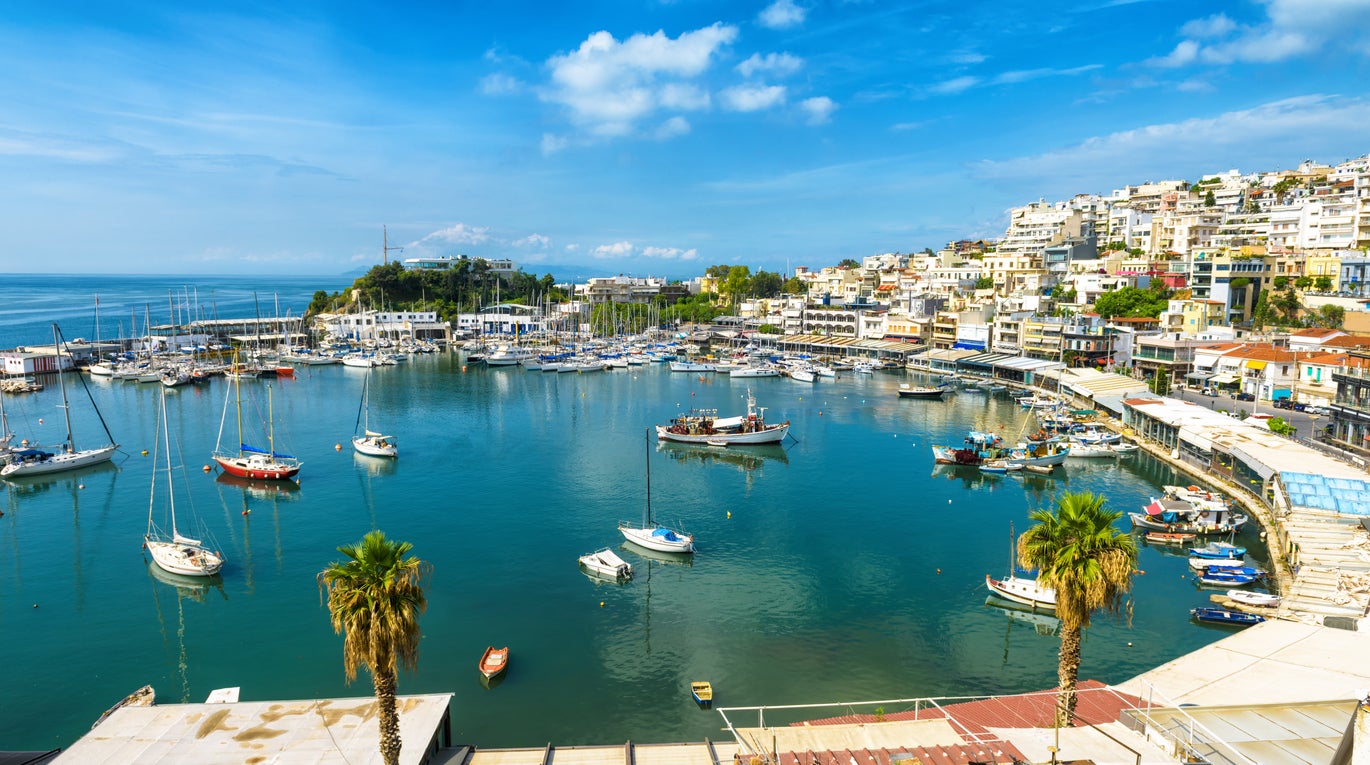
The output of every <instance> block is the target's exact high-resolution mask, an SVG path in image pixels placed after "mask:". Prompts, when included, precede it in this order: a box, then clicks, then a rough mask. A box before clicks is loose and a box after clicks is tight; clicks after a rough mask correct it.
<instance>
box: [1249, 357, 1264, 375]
mask: <svg viewBox="0 0 1370 765" xmlns="http://www.w3.org/2000/svg"><path fill="white" fill-rule="evenodd" d="M1246 368H1247V369H1254V370H1256V371H1257V372H1259V371H1261V370H1262V369H1265V362H1264V361H1255V360H1252V359H1248V360H1247V362H1246Z"/></svg>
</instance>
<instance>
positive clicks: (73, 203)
mask: <svg viewBox="0 0 1370 765" xmlns="http://www.w3.org/2000/svg"><path fill="white" fill-rule="evenodd" d="M1368 64H1370V0H1260V1H1259V2H1242V1H1240V0H1237V1H1234V2H1222V3H1215V2H1192V1H1191V2H1163V1H1156V2H1148V1H1146V0H1140V1H1133V2H1129V1H1126V0H1114V1H1113V2H1064V3H1051V2H1046V3H1033V4H1027V3H1021V2H993V1H991V2H969V3H968V2H942V1H940V0H936V1H929V2H906V3H896V4H886V3H875V2H830V1H828V0H775V1H774V2H754V3H748V2H735V1H734V2H709V1H705V0H699V1H696V0H672V1H669V2H651V1H650V0H648V1H646V2H638V3H605V2H598V1H597V0H587V1H585V2H579V3H546V4H544V3H526V2H520V0H511V1H509V2H504V3H468V2H428V3H407V4H406V3H399V4H388V3H387V4H379V3H377V4H372V3H369V2H365V1H362V2H346V3H336V2H320V3H295V2H290V1H289V0H281V1H280V2H272V3H262V4H254V3H248V2H236V3H225V4H216V3H214V2H203V3H139V2H133V3H118V4H114V3H110V4H106V3H83V2H79V0H78V1H75V2H64V3H21V4H18V6H17V7H16V5H14V4H12V5H10V6H9V7H7V9H6V13H5V14H4V15H3V18H0V71H3V72H5V75H4V76H3V77H0V178H3V179H4V180H3V182H0V222H2V223H3V229H4V236H3V238H0V243H3V244H0V251H3V252H4V254H5V256H6V257H5V263H4V264H3V265H0V271H4V272H29V273H48V272H95V273H173V274H175V273H186V274H192V273H228V272H242V271H255V272H262V273H267V272H270V271H272V270H275V271H277V272H279V273H291V274H296V273H320V274H336V273H340V272H345V271H349V270H351V269H355V268H360V267H365V266H367V265H369V264H371V263H376V262H379V260H380V256H381V244H382V233H381V231H382V226H383V225H384V226H388V230H389V238H390V242H391V243H392V244H398V245H402V246H404V248H405V250H404V253H403V254H402V255H400V257H413V256H435V255H455V254H468V255H472V256H485V257H509V258H512V259H514V260H515V261H517V262H518V263H519V264H520V265H522V266H523V267H524V268H525V269H526V270H528V271H531V272H534V273H537V274H539V275H541V274H542V273H546V272H547V270H548V267H549V266H552V265H555V266H575V267H576V268H578V269H581V270H583V271H584V272H587V273H603V274H616V273H624V274H632V275H638V276H647V275H657V276H670V277H684V276H689V275H693V274H697V273H699V272H701V271H702V270H703V269H704V268H706V267H708V266H710V265H716V264H723V263H727V264H745V265H748V266H750V267H751V268H752V269H753V270H757V269H765V270H769V271H783V270H785V269H786V268H787V266H788V267H793V266H799V265H808V266H811V267H821V266H824V265H831V264H834V263H836V262H837V261H839V260H841V259H842V258H847V257H852V258H861V257H864V256H867V255H872V254H876V253H881V252H891V251H901V252H908V251H914V250H921V249H922V248H924V247H933V248H937V247H940V246H942V245H943V244H945V243H946V242H947V241H949V240H953V239H958V238H963V237H989V236H997V235H1001V234H1002V233H1003V231H1004V227H1005V221H1006V215H1005V213H1006V211H1007V210H1008V208H1010V207H1012V206H1015V205H1020V204H1024V203H1027V202H1030V201H1033V200H1036V199H1039V198H1045V199H1047V200H1056V199H1062V198H1067V197H1069V196H1071V195H1074V194H1076V193H1090V192H1092V193H1108V192H1110V191H1111V190H1112V189H1114V188H1118V187H1120V186H1122V185H1125V184H1128V183H1141V182H1146V181H1149V180H1162V179H1166V178H1186V179H1190V180H1194V179H1196V178H1197V177H1198V176H1200V175H1201V174H1203V173H1205V172H1215V171H1225V170H1228V169H1231V168H1237V169H1239V170H1242V171H1243V172H1249V171H1253V170H1263V169H1278V168H1287V167H1293V166H1295V165H1297V164H1298V162H1300V161H1301V160H1304V159H1313V160H1316V161H1320V162H1329V163H1332V162H1338V161H1341V160H1344V159H1348V158H1351V157H1354V156H1358V155H1361V154H1364V153H1366V152H1368V151H1370V93H1367V90H1370V66H1368ZM554 273H555V271H554Z"/></svg>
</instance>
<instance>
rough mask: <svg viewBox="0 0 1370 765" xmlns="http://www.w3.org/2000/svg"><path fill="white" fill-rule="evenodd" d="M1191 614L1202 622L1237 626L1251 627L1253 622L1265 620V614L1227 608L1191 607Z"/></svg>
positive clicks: (1258, 622) (1257, 622)
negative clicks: (1260, 614) (1259, 614)
mask: <svg viewBox="0 0 1370 765" xmlns="http://www.w3.org/2000/svg"><path fill="white" fill-rule="evenodd" d="M1189 614H1190V616H1193V617H1194V618H1195V619H1197V620H1199V621H1201V622H1208V623H1209V624H1230V625H1234V626H1237V627H1249V626H1251V625H1252V624H1260V623H1261V622H1263V621H1265V617H1264V616H1257V615H1255V614H1246V613H1242V612H1241V611H1228V610H1227V609H1225V608H1194V609H1190V611H1189Z"/></svg>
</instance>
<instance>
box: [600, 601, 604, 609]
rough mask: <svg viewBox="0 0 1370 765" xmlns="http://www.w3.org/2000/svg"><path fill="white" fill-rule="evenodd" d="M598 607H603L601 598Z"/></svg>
mask: <svg viewBox="0 0 1370 765" xmlns="http://www.w3.org/2000/svg"><path fill="white" fill-rule="evenodd" d="M599 607H600V608H604V601H602V600H601V601H600V602H599Z"/></svg>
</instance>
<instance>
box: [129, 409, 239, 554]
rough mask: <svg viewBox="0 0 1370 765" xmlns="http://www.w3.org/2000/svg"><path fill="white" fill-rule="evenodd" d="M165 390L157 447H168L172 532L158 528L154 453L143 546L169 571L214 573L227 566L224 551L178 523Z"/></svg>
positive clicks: (155, 457)
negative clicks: (184, 533) (183, 531)
mask: <svg viewBox="0 0 1370 765" xmlns="http://www.w3.org/2000/svg"><path fill="white" fill-rule="evenodd" d="M161 393H162V395H161V399H162V406H161V412H160V416H159V418H158V419H159V420H160V421H161V426H162V427H161V428H160V430H161V431H162V433H161V438H159V439H158V443H157V447H156V448H158V449H161V448H162V447H165V452H164V454H165V457H164V460H165V468H164V469H165V471H166V505H165V510H166V514H167V515H168V516H169V517H170V518H171V533H170V534H167V533H166V532H165V531H163V530H162V529H160V528H158V527H157V524H156V522H155V521H154V520H153V517H152V516H153V512H154V511H155V510H156V507H157V473H158V472H160V471H159V470H158V469H157V467H156V465H157V455H156V454H155V453H154V454H153V457H152V464H153V470H152V491H151V492H150V497H149V499H148V508H147V533H145V534H144V535H143V549H145V550H147V551H148V554H149V555H151V556H152V561H153V562H154V563H156V564H157V565H158V566H160V567H161V568H162V570H164V571H166V572H168V573H172V574H180V575H182V576H214V575H215V574H217V573H219V570H220V569H222V568H223V566H224V556H223V554H222V553H219V552H218V551H215V550H211V549H209V548H208V547H205V545H204V543H203V542H201V541H200V540H198V539H191V538H190V537H187V536H182V535H181V532H180V530H179V529H178V528H177V526H176V491H175V483H174V481H173V479H172V474H171V431H170V427H169V426H168V424H167V414H166V389H165V388H164V389H162V391H161Z"/></svg>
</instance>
